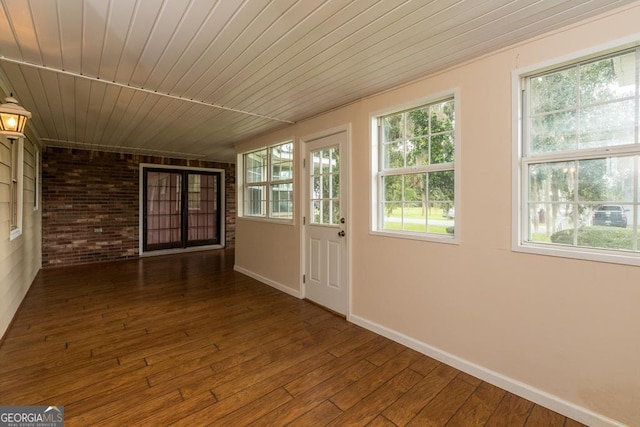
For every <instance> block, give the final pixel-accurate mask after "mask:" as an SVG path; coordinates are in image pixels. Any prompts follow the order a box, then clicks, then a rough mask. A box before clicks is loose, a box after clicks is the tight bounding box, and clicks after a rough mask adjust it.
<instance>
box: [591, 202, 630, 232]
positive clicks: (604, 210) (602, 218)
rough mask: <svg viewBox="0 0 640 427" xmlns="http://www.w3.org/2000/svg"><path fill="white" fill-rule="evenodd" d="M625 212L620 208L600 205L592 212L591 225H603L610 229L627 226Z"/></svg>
mask: <svg viewBox="0 0 640 427" xmlns="http://www.w3.org/2000/svg"><path fill="white" fill-rule="evenodd" d="M626 211H627V210H626V209H624V208H623V207H622V206H616V205H602V206H600V207H599V208H598V209H596V210H595V211H594V212H593V215H592V216H591V219H592V221H591V223H592V224H593V225H605V226H611V227H626V226H627V215H626V214H625V212H626Z"/></svg>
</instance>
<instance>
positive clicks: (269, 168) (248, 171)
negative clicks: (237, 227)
mask: <svg viewBox="0 0 640 427" xmlns="http://www.w3.org/2000/svg"><path fill="white" fill-rule="evenodd" d="M242 166H243V198H244V204H243V210H242V215H243V216H245V217H255V218H270V219H276V220H288V221H291V220H293V142H291V141H289V142H285V143H282V144H278V145H274V146H271V147H266V148H262V149H259V150H255V151H251V152H248V153H244V154H243V155H242Z"/></svg>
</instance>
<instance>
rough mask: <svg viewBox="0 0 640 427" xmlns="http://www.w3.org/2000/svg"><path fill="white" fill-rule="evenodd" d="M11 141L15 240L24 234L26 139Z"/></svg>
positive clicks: (11, 220)
mask: <svg viewBox="0 0 640 427" xmlns="http://www.w3.org/2000/svg"><path fill="white" fill-rule="evenodd" d="M9 143H10V148H11V172H10V177H9V179H10V182H9V191H10V197H9V199H10V204H9V226H10V234H9V240H14V239H16V238H18V237H19V236H21V235H22V210H23V208H24V206H23V197H24V194H23V192H24V191H23V190H24V140H23V138H17V139H12V140H10V141H9ZM16 163H17V164H16ZM14 218H15V220H14Z"/></svg>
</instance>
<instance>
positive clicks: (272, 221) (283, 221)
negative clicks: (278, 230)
mask: <svg viewBox="0 0 640 427" xmlns="http://www.w3.org/2000/svg"><path fill="white" fill-rule="evenodd" d="M238 219H241V220H247V221H255V222H264V223H269V224H280V225H295V221H294V220H292V219H274V218H262V217H257V216H238Z"/></svg>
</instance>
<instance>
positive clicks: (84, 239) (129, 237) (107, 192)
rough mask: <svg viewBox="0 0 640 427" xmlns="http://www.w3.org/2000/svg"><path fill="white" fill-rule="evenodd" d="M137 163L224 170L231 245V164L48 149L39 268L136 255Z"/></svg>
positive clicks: (233, 195) (233, 204) (44, 162)
mask: <svg viewBox="0 0 640 427" xmlns="http://www.w3.org/2000/svg"><path fill="white" fill-rule="evenodd" d="M140 163H154V164H161V165H172V166H188V167H201V168H216V169H224V170H225V178H226V179H225V181H226V182H225V203H226V209H225V223H226V224H225V229H226V242H225V243H226V246H234V243H235V216H236V200H235V199H236V190H235V179H236V177H235V165H234V164H230V163H217V162H205V161H200V160H182V159H168V158H163V157H152V156H143V155H137V154H120V153H109V152H100V151H88V150H78V149H69V148H53V147H47V148H45V149H44V150H43V153H42V266H43V268H47V267H53V266H62V265H70V264H85V263H91V262H101V261H112V260H119V259H126V258H132V257H137V256H138V255H139V253H138V252H139V251H138V248H139V241H138V239H139V233H140V230H139V226H138V225H139V216H138V215H139V213H138V209H139V207H140V202H139V197H140V196H139V179H140V167H139V165H140Z"/></svg>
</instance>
